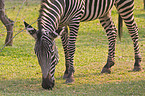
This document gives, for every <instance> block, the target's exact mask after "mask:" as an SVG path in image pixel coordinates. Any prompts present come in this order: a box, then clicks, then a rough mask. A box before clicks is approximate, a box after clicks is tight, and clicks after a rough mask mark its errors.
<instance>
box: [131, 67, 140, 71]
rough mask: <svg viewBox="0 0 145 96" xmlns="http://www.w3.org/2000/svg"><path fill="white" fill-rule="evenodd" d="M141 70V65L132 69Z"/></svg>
mask: <svg viewBox="0 0 145 96" xmlns="http://www.w3.org/2000/svg"><path fill="white" fill-rule="evenodd" d="M141 70H142V68H141V66H134V69H133V71H141Z"/></svg>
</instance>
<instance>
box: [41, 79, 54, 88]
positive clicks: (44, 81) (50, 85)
mask: <svg viewBox="0 0 145 96" xmlns="http://www.w3.org/2000/svg"><path fill="white" fill-rule="evenodd" d="M53 87H54V80H53V81H52V80H50V79H49V78H43V79H42V88H44V89H48V90H52V88H53Z"/></svg>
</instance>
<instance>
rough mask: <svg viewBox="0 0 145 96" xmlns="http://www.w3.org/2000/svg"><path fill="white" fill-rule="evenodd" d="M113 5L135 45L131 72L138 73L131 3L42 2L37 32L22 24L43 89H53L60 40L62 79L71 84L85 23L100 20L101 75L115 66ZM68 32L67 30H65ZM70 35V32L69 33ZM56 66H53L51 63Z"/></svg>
mask: <svg viewBox="0 0 145 96" xmlns="http://www.w3.org/2000/svg"><path fill="white" fill-rule="evenodd" d="M113 5H115V7H116V9H117V10H118V13H119V14H120V16H121V18H122V19H123V20H124V22H125V24H126V26H127V28H128V30H129V33H130V36H131V38H132V41H133V44H134V53H135V63H134V69H133V70H134V71H139V70H141V65H140V63H141V55H140V52H139V45H138V37H139V36H138V28H137V24H136V22H135V21H134V16H133V8H134V0H41V8H40V11H39V17H38V30H36V29H34V28H33V27H32V26H30V25H29V24H28V23H26V22H24V23H25V27H26V29H27V31H28V32H29V33H30V35H32V36H33V37H34V38H35V40H36V44H35V53H36V55H37V58H38V61H39V64H40V66H41V70H42V87H43V88H44V89H52V88H53V87H54V71H55V65H56V64H57V63H58V62H56V61H57V60H58V59H56V58H58V56H56V55H57V54H58V53H57V52H55V51H57V50H54V49H53V47H55V49H56V45H54V44H55V38H56V37H58V36H59V35H60V36H61V40H62V45H63V48H64V53H65V66H66V70H65V72H64V76H63V78H65V79H66V83H72V82H74V76H73V75H74V72H75V70H74V65H73V59H74V53H75V42H76V38H77V34H78V29H79V24H80V22H84V21H91V20H95V19H97V18H98V19H99V20H100V23H101V24H102V26H103V27H104V29H105V31H106V34H107V37H108V41H109V50H108V59H107V63H106V64H105V66H104V67H103V69H102V71H101V73H110V72H111V67H112V66H113V65H114V64H115V59H114V58H115V42H116V38H117V28H116V27H115V25H114V23H113V21H112V18H111V9H112V7H113ZM68 28H69V29H68ZM68 31H69V32H68ZM52 62H56V63H52Z"/></svg>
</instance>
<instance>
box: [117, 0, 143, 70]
mask: <svg viewBox="0 0 145 96" xmlns="http://www.w3.org/2000/svg"><path fill="white" fill-rule="evenodd" d="M123 1H124V0H123ZM124 2H126V3H123V2H122V0H120V1H119V2H117V3H116V4H115V5H116V8H117V10H118V12H119V14H120V16H121V17H122V18H123V20H124V22H125V24H126V26H127V28H128V30H129V34H130V36H131V38H132V41H133V44H134V53H135V63H134V69H133V71H140V70H141V66H140V63H141V55H140V52H139V45H138V37H139V36H138V28H137V25H136V22H135V21H134V15H133V8H134V1H133V0H126V1H124ZM126 4H127V6H126ZM119 5H120V6H119ZM126 10H127V11H126Z"/></svg>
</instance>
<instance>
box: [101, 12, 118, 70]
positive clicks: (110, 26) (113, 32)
mask: <svg viewBox="0 0 145 96" xmlns="http://www.w3.org/2000/svg"><path fill="white" fill-rule="evenodd" d="M99 19H100V23H101V24H102V26H103V27H104V29H105V31H106V33H107V37H108V40H109V50H108V59H107V63H106V65H105V66H104V67H103V69H102V71H101V73H110V72H111V67H112V66H113V65H114V63H115V61H114V57H115V42H116V37H117V29H116V27H115V25H114V23H113V21H112V19H111V13H110V12H108V14H106V15H105V16H103V17H101V18H99Z"/></svg>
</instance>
